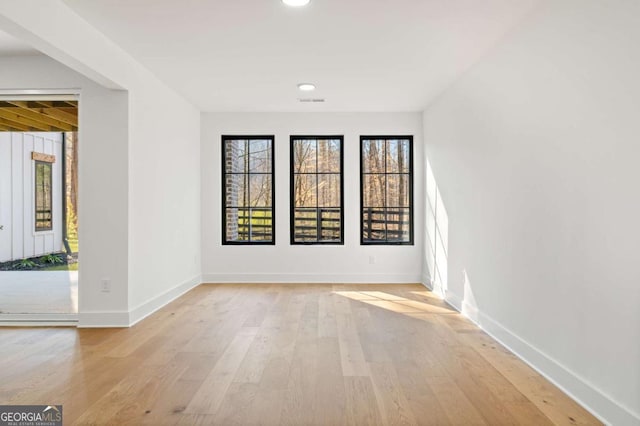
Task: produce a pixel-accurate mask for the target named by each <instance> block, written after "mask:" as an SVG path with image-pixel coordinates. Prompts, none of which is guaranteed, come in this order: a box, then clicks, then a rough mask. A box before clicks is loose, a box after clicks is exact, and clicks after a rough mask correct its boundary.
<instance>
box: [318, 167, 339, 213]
mask: <svg viewBox="0 0 640 426" xmlns="http://www.w3.org/2000/svg"><path fill="white" fill-rule="evenodd" d="M318 206H319V207H340V175H336V174H330V175H326V174H322V175H318Z"/></svg>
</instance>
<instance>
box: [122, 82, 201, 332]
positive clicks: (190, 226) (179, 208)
mask: <svg viewBox="0 0 640 426" xmlns="http://www.w3.org/2000/svg"><path fill="white" fill-rule="evenodd" d="M129 100H130V105H129V108H130V116H129V123H130V124H131V127H130V135H131V141H132V143H131V144H130V146H129V156H130V157H129V220H130V222H129V234H130V241H129V263H130V270H129V280H130V283H131V284H130V287H129V307H130V310H132V311H134V317H133V318H132V320H134V321H135V320H138V319H139V317H140V315H141V314H144V313H145V312H147V310H146V308H145V306H147V307H149V306H153V307H157V306H160V304H162V303H164V302H165V301H168V299H166V298H165V296H163V295H165V293H167V292H171V291H172V290H173V289H174V288H175V287H180V288H182V287H184V288H189V287H190V286H193V285H195V284H198V283H199V282H200V281H199V280H200V111H198V110H197V109H196V108H194V107H193V106H191V105H190V104H188V103H186V102H185V101H184V100H183V99H182V98H180V97H178V96H177V95H176V94H175V93H173V92H171V91H169V90H167V89H166V87H164V86H162V85H161V84H160V83H159V82H158V81H157V80H154V79H144V80H141V81H139V82H138V84H137V85H136V86H135V89H134V90H132V91H130V96H129ZM180 291H182V290H180ZM148 303H151V305H148ZM138 311H139V312H138Z"/></svg>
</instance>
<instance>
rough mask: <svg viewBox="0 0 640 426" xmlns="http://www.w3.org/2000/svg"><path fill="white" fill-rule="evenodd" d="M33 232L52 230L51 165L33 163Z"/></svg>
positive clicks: (39, 162)
mask: <svg viewBox="0 0 640 426" xmlns="http://www.w3.org/2000/svg"><path fill="white" fill-rule="evenodd" d="M35 166H36V168H35V179H34V182H35V213H36V215H35V230H36V232H39V231H50V230H52V229H53V207H52V205H53V188H52V178H51V174H52V167H51V163H47V162H44V161H36V162H35Z"/></svg>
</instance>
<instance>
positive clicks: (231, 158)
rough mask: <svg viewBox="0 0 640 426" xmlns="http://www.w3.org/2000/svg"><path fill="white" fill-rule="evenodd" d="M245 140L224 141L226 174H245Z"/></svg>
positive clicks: (247, 160) (246, 157)
mask: <svg viewBox="0 0 640 426" xmlns="http://www.w3.org/2000/svg"><path fill="white" fill-rule="evenodd" d="M247 143H248V141H246V140H227V141H225V145H224V147H225V159H224V164H225V170H226V172H227V173H246V172H247V170H248V167H249V157H248V156H247V152H246V150H247Z"/></svg>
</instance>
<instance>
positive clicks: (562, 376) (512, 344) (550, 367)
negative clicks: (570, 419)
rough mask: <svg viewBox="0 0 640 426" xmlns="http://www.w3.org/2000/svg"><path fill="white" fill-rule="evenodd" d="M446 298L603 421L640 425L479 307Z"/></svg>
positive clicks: (627, 411) (453, 297) (635, 416)
mask: <svg viewBox="0 0 640 426" xmlns="http://www.w3.org/2000/svg"><path fill="white" fill-rule="evenodd" d="M445 301H446V302H447V303H448V304H449V305H451V307H453V308H454V309H456V310H457V311H459V312H460V313H462V314H463V315H464V316H466V317H467V318H469V319H470V320H471V321H473V322H474V323H476V324H477V325H478V326H479V327H480V328H481V329H482V330H484V331H485V332H486V333H487V334H489V335H490V336H491V337H492V338H494V339H495V340H497V341H498V342H500V343H501V344H502V345H503V346H504V347H506V348H507V349H509V350H510V351H511V352H513V353H514V354H515V355H516V356H518V357H519V358H520V359H521V360H523V361H524V362H525V363H527V364H528V365H529V366H530V367H531V368H533V369H534V370H536V371H537V372H538V373H540V374H541V375H542V376H544V377H545V378H546V379H547V380H549V381H550V382H551V383H553V384H554V385H556V386H557V387H558V388H560V389H561V390H562V391H563V392H564V393H566V394H567V395H569V396H570V397H571V398H573V399H574V400H575V401H576V402H578V403H579V404H580V405H582V406H583V407H584V408H585V409H586V410H587V411H589V412H590V413H592V414H593V415H594V416H595V417H597V418H598V419H599V420H600V421H602V422H603V423H605V424H610V425H616V426H617V425H621V426H640V415H638V414H637V413H634V412H632V411H631V410H630V409H628V408H626V407H624V406H623V405H622V404H620V403H618V402H616V401H614V400H613V399H612V398H611V397H609V396H607V395H606V394H604V393H603V392H602V391H600V390H599V389H598V388H596V387H595V386H593V385H592V384H590V383H588V382H587V381H586V380H584V379H582V378H581V377H580V376H578V375H577V374H575V373H574V372H572V371H571V370H570V369H569V368H567V367H565V366H564V365H562V364H561V363H559V362H558V361H556V360H554V359H553V358H551V357H550V356H548V355H547V354H545V353H544V352H542V351H541V350H539V349H538V348H536V347H535V346H533V345H532V344H530V343H529V342H527V341H525V340H524V339H522V338H520V337H519V336H518V335H516V334H515V333H513V332H512V331H511V330H509V329H508V328H506V327H505V326H503V325H502V324H500V323H499V322H498V321H496V320H494V319H493V318H491V317H490V316H488V315H486V314H485V313H483V312H482V311H481V310H479V309H478V308H477V307H475V306H472V305H470V304H469V303H467V302H466V301H465V300H463V299H461V298H460V297H459V296H458V295H456V294H454V293H452V292H450V291H447V292H446V297H445Z"/></svg>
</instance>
